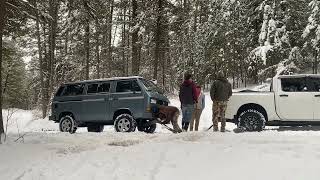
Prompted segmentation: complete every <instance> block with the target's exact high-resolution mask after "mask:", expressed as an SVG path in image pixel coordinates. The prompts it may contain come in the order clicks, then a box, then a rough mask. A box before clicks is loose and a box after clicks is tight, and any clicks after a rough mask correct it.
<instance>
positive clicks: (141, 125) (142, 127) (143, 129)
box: [138, 120, 157, 134]
mask: <svg viewBox="0 0 320 180" xmlns="http://www.w3.org/2000/svg"><path fill="white" fill-rule="evenodd" d="M148 122H149V120H142V121H140V122H139V123H138V131H141V132H145V133H150V134H151V133H154V131H155V130H156V129H157V124H156V123H154V124H151V125H148V126H146V125H145V124H146V123H148Z"/></svg>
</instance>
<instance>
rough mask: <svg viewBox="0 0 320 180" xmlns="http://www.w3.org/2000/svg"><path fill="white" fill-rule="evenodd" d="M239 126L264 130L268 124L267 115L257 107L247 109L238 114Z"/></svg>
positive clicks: (253, 129)
mask: <svg viewBox="0 0 320 180" xmlns="http://www.w3.org/2000/svg"><path fill="white" fill-rule="evenodd" d="M238 120H239V124H238V127H243V128H245V130H246V131H250V132H252V131H258V132H260V131H262V130H263V129H264V127H265V124H266V117H265V115H264V114H263V113H262V112H260V111H259V110H256V109H247V110H245V111H242V112H241V113H240V114H239V116H238Z"/></svg>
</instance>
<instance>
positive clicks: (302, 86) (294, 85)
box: [281, 78, 309, 92]
mask: <svg viewBox="0 0 320 180" xmlns="http://www.w3.org/2000/svg"><path fill="white" fill-rule="evenodd" d="M281 87H282V91H284V92H304V91H309V88H308V86H307V83H306V81H305V78H282V79H281Z"/></svg>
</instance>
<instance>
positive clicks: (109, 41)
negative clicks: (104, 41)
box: [107, 0, 114, 77]
mask: <svg viewBox="0 0 320 180" xmlns="http://www.w3.org/2000/svg"><path fill="white" fill-rule="evenodd" d="M113 4H114V0H112V1H111V2H110V11H109V17H108V53H107V62H108V72H107V76H108V77H110V76H112V74H111V70H112V67H111V65H112V18H113V6H114V5H113Z"/></svg>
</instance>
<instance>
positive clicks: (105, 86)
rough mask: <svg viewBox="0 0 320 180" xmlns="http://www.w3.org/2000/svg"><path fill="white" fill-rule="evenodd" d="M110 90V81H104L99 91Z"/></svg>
mask: <svg viewBox="0 0 320 180" xmlns="http://www.w3.org/2000/svg"><path fill="white" fill-rule="evenodd" d="M109 91H110V83H102V84H100V86H99V87H98V92H99V93H108V92H109Z"/></svg>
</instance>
